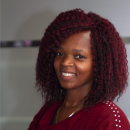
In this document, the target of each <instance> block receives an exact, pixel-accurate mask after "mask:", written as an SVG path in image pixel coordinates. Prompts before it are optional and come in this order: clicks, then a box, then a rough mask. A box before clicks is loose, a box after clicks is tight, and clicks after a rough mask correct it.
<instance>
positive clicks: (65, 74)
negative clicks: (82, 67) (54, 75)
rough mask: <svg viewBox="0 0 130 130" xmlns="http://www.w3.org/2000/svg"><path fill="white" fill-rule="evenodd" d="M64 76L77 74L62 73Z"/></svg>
mask: <svg viewBox="0 0 130 130" xmlns="http://www.w3.org/2000/svg"><path fill="white" fill-rule="evenodd" d="M62 75H63V76H74V75H75V74H72V73H64V72H62Z"/></svg>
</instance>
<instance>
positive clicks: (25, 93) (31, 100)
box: [0, 0, 130, 130]
mask: <svg viewBox="0 0 130 130" xmlns="http://www.w3.org/2000/svg"><path fill="white" fill-rule="evenodd" d="M74 8H82V9H83V10H85V12H89V11H92V12H95V13H97V14H99V15H101V16H103V17H105V18H107V19H109V20H110V21H111V22H112V23H113V24H114V25H115V27H116V28H117V31H118V32H119V34H120V35H121V37H122V38H123V40H124V42H125V43H126V47H127V52H128V62H129V61H130V0H2V1H1V11H0V12H1V18H0V19H1V20H0V22H1V27H0V30H1V32H0V33H1V34H0V35H1V37H0V38H1V40H3V41H4V40H39V39H41V37H42V35H43V33H44V30H45V29H46V28H47V26H48V25H49V24H50V23H51V22H52V21H53V20H54V18H55V17H56V16H57V15H58V14H59V13H60V12H61V11H66V10H70V9H74ZM37 53H38V48H37V47H36V48H2V49H1V48H0V128H1V130H26V129H27V128H28V125H29V123H30V121H31V120H32V118H33V116H34V115H35V114H36V113H37V112H38V110H39V109H40V108H41V106H42V102H43V101H42V99H41V96H40V93H37V91H36V89H35V88H34V84H35V63H36V58H37ZM129 66H130V63H129ZM116 104H117V105H118V106H119V107H120V108H121V109H122V110H123V111H124V112H125V114H126V116H127V117H128V119H129V121H130V85H129V87H128V88H127V90H126V92H125V93H124V95H123V96H122V98H120V99H119V102H118V103H116Z"/></svg>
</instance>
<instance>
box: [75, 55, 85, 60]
mask: <svg viewBox="0 0 130 130" xmlns="http://www.w3.org/2000/svg"><path fill="white" fill-rule="evenodd" d="M76 58H78V59H83V58H85V57H84V56H82V55H77V56H76Z"/></svg>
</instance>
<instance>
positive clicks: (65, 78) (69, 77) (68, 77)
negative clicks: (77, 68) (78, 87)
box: [60, 71, 76, 80]
mask: <svg viewBox="0 0 130 130" xmlns="http://www.w3.org/2000/svg"><path fill="white" fill-rule="evenodd" d="M62 73H71V74H74V75H72V76H64V75H62ZM60 74H61V77H62V79H63V80H70V79H72V78H73V77H75V76H76V74H75V73H73V72H70V71H60Z"/></svg>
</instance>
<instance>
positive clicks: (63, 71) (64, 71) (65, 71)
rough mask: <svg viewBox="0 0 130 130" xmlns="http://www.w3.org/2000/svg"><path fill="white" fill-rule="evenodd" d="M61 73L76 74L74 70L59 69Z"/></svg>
mask: <svg viewBox="0 0 130 130" xmlns="http://www.w3.org/2000/svg"><path fill="white" fill-rule="evenodd" d="M60 72H61V73H71V74H76V73H74V72H71V71H67V70H60Z"/></svg>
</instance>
